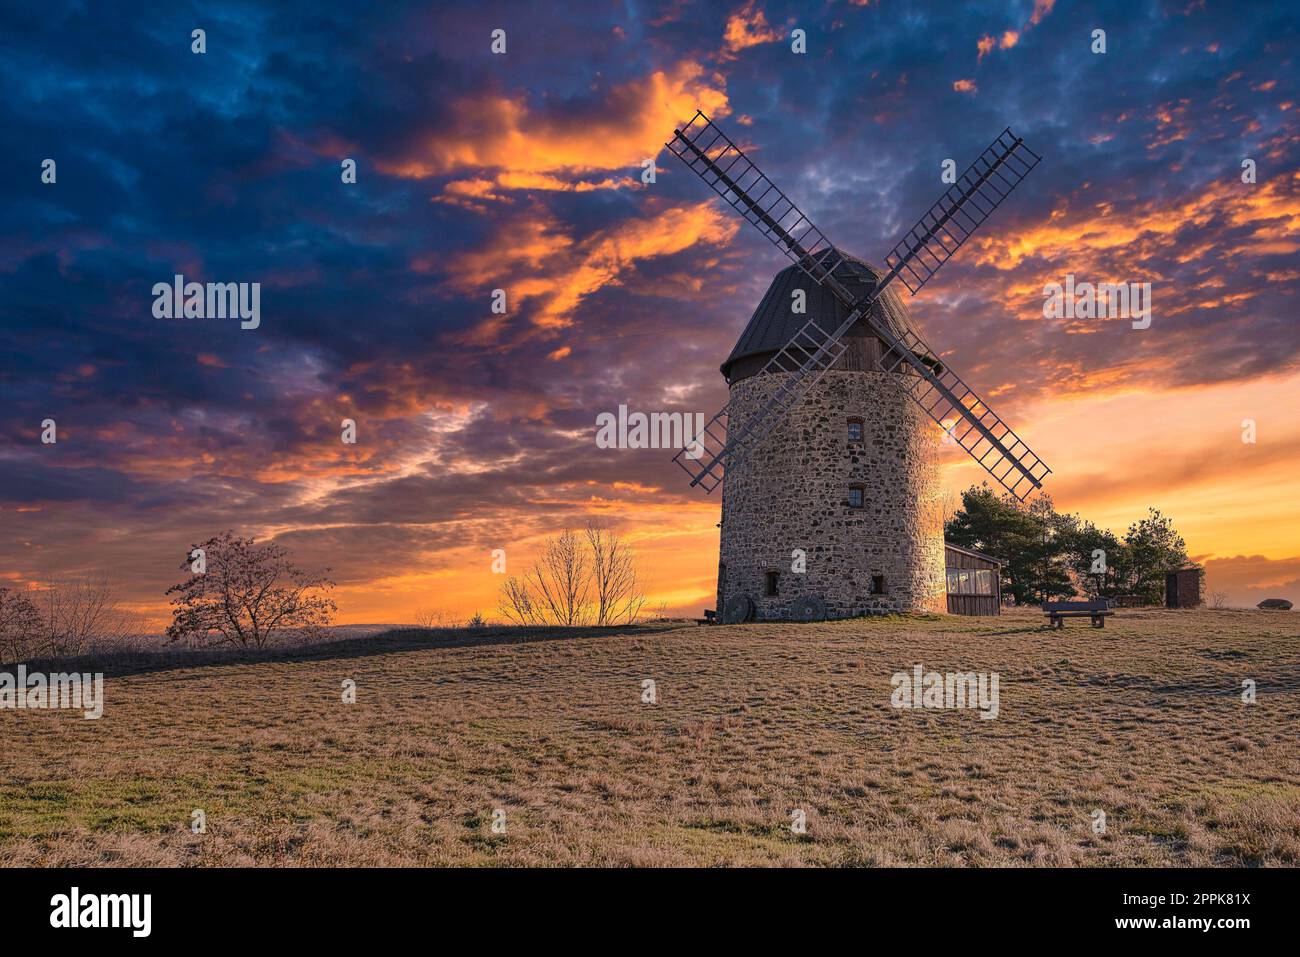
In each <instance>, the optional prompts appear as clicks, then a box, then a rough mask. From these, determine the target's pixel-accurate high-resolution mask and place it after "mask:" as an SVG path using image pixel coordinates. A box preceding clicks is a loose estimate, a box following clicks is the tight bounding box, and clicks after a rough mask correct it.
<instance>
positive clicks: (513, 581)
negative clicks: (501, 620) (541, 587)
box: [497, 575, 546, 625]
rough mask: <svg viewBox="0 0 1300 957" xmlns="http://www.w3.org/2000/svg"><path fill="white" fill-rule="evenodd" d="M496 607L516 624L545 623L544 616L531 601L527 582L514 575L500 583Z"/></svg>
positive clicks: (531, 597) (531, 596)
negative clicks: (499, 594) (499, 595)
mask: <svg viewBox="0 0 1300 957" xmlns="http://www.w3.org/2000/svg"><path fill="white" fill-rule="evenodd" d="M497 607H498V608H500V609H501V613H502V614H503V615H505V616H506V618H507V619H508V620H509V621H512V622H514V623H515V624H516V625H544V624H546V616H545V615H543V614H542V610H541V609H540V608H538V607H537V605H536V604H535V603H534V602H533V595H532V592H531V591H529V588H528V583H527V582H526V581H524V580H523V579H521V578H518V577H517V576H515V575H511V576H510V577H509V578H507V579H506V580H505V581H504V582H502V583H501V598H500V600H499V601H498V602H497Z"/></svg>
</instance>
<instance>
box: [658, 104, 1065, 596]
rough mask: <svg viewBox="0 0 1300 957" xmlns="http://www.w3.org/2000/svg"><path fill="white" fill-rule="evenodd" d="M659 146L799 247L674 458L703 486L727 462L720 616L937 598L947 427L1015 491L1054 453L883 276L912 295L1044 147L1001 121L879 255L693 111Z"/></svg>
mask: <svg viewBox="0 0 1300 957" xmlns="http://www.w3.org/2000/svg"><path fill="white" fill-rule="evenodd" d="M668 148H669V149H670V150H671V151H672V152H673V153H674V154H675V155H676V156H677V157H678V158H680V159H681V160H682V161H683V162H684V163H686V164H687V166H689V167H690V168H691V169H692V170H693V171H694V172H695V173H696V174H697V175H699V176H700V178H701V179H703V180H704V181H705V182H706V183H707V184H708V185H709V186H710V187H711V188H712V189H713V190H714V192H716V193H718V195H720V196H722V198H723V199H725V200H726V201H727V203H728V204H729V205H731V206H732V207H733V208H734V209H735V210H736V211H737V212H739V213H740V214H741V216H743V217H744V218H745V219H746V220H748V221H749V222H751V223H753V224H754V225H755V226H757V227H758V229H759V230H760V231H761V232H762V233H763V235H765V236H766V237H767V238H768V239H769V240H771V241H772V243H773V244H774V245H776V246H777V248H779V249H780V250H781V251H782V252H784V253H785V254H786V255H787V256H788V257H789V258H790V259H791V260H792V261H793V263H794V265H792V266H788V267H786V268H785V269H783V270H781V272H779V273H778V274H777V276H776V278H775V279H774V280H773V281H772V285H771V286H770V287H769V288H768V291H767V294H766V295H765V296H764V297H763V301H762V302H761V303H760V304H759V306H758V309H757V310H756V311H755V312H754V315H753V317H752V318H751V319H750V321H749V324H748V325H747V326H746V327H745V330H744V332H743V333H742V334H741V336H740V339H739V340H738V341H737V342H736V346H735V348H734V349H732V351H731V355H730V356H728V357H727V360H726V362H724V363H723V364H722V374H723V375H724V376H725V377H726V379H727V382H728V384H729V386H730V399H729V401H728V403H727V405H726V407H725V408H723V409H722V410H721V411H720V412H718V413H717V415H715V416H714V417H713V418H712V419H711V420H710V421H709V423H708V424H707V425H706V426H705V429H704V432H703V433H702V434H701V435H700V436H699V437H698V438H697V440H696V441H695V442H693V443H692V444H691V445H690V446H688V447H687V448H685V449H683V450H682V451H680V452H678V453H677V455H676V456H674V459H673V460H674V461H675V462H677V463H678V464H679V465H680V466H681V467H682V468H683V469H685V470H686V472H687V474H688V475H690V477H691V484H692V485H699V486H701V487H703V488H704V489H705V491H707V492H711V491H713V490H714V489H715V488H717V487H718V486H719V485H721V484H722V478H723V474H724V472H725V474H726V477H727V482H726V486H725V489H724V491H723V503H722V548H721V555H720V561H719V565H718V608H719V610H720V612H721V614H722V617H723V620H724V621H748V620H751V619H753V618H755V617H757V618H768V619H772V618H794V619H803V620H810V619H819V618H825V617H836V618H842V617H850V616H854V615H862V614H870V613H872V612H881V611H911V610H934V611H942V610H943V609H944V608H945V583H944V547H943V527H942V516H941V511H940V508H939V505H938V501H937V497H938V468H937V464H936V458H937V453H938V448H939V443H940V438H941V437H942V436H944V432H945V431H946V432H947V436H946V438H947V439H948V440H949V441H951V442H952V443H954V444H956V445H959V446H961V447H962V448H963V449H965V450H966V451H967V452H968V453H970V455H971V456H972V457H974V458H975V459H976V461H978V462H979V463H980V464H981V465H983V466H984V467H985V468H986V469H987V470H988V471H989V473H990V474H991V475H992V476H993V477H994V478H995V479H997V481H998V482H999V483H1000V484H1001V485H1002V486H1003V487H1004V488H1006V489H1007V490H1008V491H1009V492H1010V493H1011V494H1012V495H1014V496H1016V498H1018V499H1020V500H1022V501H1023V500H1024V498H1025V497H1026V496H1027V495H1029V493H1031V492H1032V491H1033V490H1034V489H1036V488H1041V487H1042V480H1043V479H1044V478H1045V477H1046V476H1047V474H1048V473H1050V471H1051V470H1050V469H1049V468H1048V467H1047V465H1046V464H1045V463H1044V462H1043V461H1042V460H1041V459H1039V458H1038V456H1037V455H1035V454H1034V452H1033V451H1032V450H1031V449H1030V448H1029V447H1028V446H1027V445H1026V444H1025V443H1024V442H1023V441H1021V439H1020V438H1019V436H1017V435H1016V434H1015V433H1014V432H1013V431H1012V430H1011V428H1010V427H1009V426H1007V425H1006V423H1004V422H1003V421H1002V419H1001V418H999V417H998V416H997V415H996V414H995V413H994V412H993V411H992V410H991V409H990V408H989V407H988V406H987V405H986V404H985V403H984V402H983V400H981V399H980V397H979V396H978V395H977V394H976V393H975V391H974V390H973V389H971V388H970V386H968V385H967V384H966V383H965V382H963V381H962V380H961V378H960V377H959V376H957V375H956V373H954V372H953V371H952V370H951V369H950V368H948V367H947V363H946V361H940V360H939V359H938V358H937V354H936V353H935V352H934V351H933V350H932V349H931V348H930V347H929V346H928V345H927V344H926V343H925V341H924V340H923V339H922V338H921V336H920V334H919V333H918V332H917V330H916V328H915V327H914V326H913V324H912V322H911V319H910V317H909V315H908V312H907V308H906V306H905V305H904V304H903V301H902V299H901V298H900V297H899V294H898V289H897V286H893V285H892V284H893V282H894V281H895V280H899V281H901V283H902V284H903V285H904V286H906V287H907V289H908V290H909V292H911V293H912V294H915V293H916V292H917V291H918V290H919V289H920V288H921V287H922V286H924V285H925V284H926V283H927V282H928V281H929V280H930V278H931V277H932V276H934V274H935V273H936V272H937V271H938V269H939V267H940V266H942V265H943V264H944V263H945V262H947V260H948V259H949V258H950V257H951V256H952V254H953V253H955V252H956V251H957V249H958V248H959V247H960V246H961V245H962V244H963V243H964V242H965V241H966V240H967V239H969V238H970V236H971V234H972V233H973V232H974V231H975V229H976V228H977V227H978V226H979V225H980V224H981V223H982V222H983V221H984V220H985V219H986V218H988V216H989V215H990V214H991V213H992V212H993V210H994V209H996V208H997V207H998V205H999V204H1000V203H1001V202H1002V200H1003V199H1005V198H1006V196H1007V195H1008V194H1009V193H1010V192H1011V190H1012V189H1014V188H1015V187H1016V186H1017V185H1018V184H1019V183H1020V181H1021V180H1022V179H1024V177H1025V176H1027V175H1028V174H1029V172H1030V170H1032V169H1033V168H1034V166H1036V165H1037V164H1038V162H1039V160H1040V157H1038V156H1037V155H1035V154H1034V153H1033V152H1032V151H1031V150H1030V149H1029V148H1028V147H1027V146H1025V145H1024V141H1023V140H1021V139H1019V138H1018V137H1016V136H1015V135H1014V134H1012V133H1011V131H1010V130H1009V129H1008V130H1004V131H1003V132H1002V133H1001V134H1000V135H999V136H998V137H997V139H995V140H994V141H993V143H992V144H991V145H990V146H989V147H988V148H987V149H986V150H984V152H983V153H981V154H980V156H979V158H978V159H976V160H975V162H974V163H972V164H971V165H970V166H969V167H967V168H966V170H965V171H964V172H963V173H962V174H961V176H959V177H958V178H957V181H956V183H955V184H954V185H953V186H951V187H949V189H948V190H947V191H946V192H945V193H944V195H943V196H941V197H940V199H939V201H938V202H937V203H935V204H934V205H933V206H932V207H931V208H930V209H929V210H928V211H927V212H926V214H925V215H924V216H922V217H921V219H920V221H919V222H918V223H917V224H916V225H915V226H914V227H912V229H910V230H909V231H908V232H907V234H906V235H905V236H904V238H903V239H902V240H901V241H900V242H899V243H898V244H897V245H896V246H895V247H894V248H893V250H891V251H890V253H889V255H888V256H886V257H885V268H884V269H883V270H878V269H874V268H872V267H871V266H869V265H867V264H866V263H864V262H863V261H861V260H859V259H856V258H854V257H852V256H849V255H847V254H845V253H844V252H842V251H840V250H838V249H837V248H836V247H834V246H832V245H831V244H830V242H829V241H828V240H827V239H826V237H825V236H824V235H823V234H822V232H821V230H819V229H818V228H817V227H816V226H814V225H813V224H812V222H811V221H809V219H808V218H807V217H806V216H805V215H804V214H803V213H802V211H800V209H799V208H798V207H797V206H795V205H794V203H793V202H791V201H790V200H789V199H788V198H787V197H786V195H785V194H784V193H783V192H781V190H780V189H778V188H777V187H776V186H775V184H773V183H772V181H771V180H769V179H768V178H767V176H765V175H764V174H763V173H762V172H761V171H760V170H759V169H758V167H756V166H755V165H754V164H753V162H751V161H750V159H749V158H748V157H747V156H746V155H745V154H744V153H743V152H742V151H741V150H740V149H739V147H737V146H736V144H735V143H733V142H732V141H731V140H730V139H728V138H727V136H726V135H725V134H723V132H722V131H721V130H720V129H719V128H718V127H717V126H716V124H714V123H713V122H712V121H711V120H709V118H708V117H706V116H705V115H704V114H703V113H699V112H697V113H696V114H695V116H694V117H693V118H692V120H691V122H690V123H688V124H687V125H686V127H685V128H684V129H680V130H676V131H675V135H674V138H673V140H672V142H670V143H669V144H668ZM936 423H937V426H938V427H936Z"/></svg>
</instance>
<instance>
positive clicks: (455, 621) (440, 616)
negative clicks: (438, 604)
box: [415, 608, 461, 628]
mask: <svg viewBox="0 0 1300 957" xmlns="http://www.w3.org/2000/svg"><path fill="white" fill-rule="evenodd" d="M415 625H416V627H417V628H459V627H460V625H461V622H460V619H459V618H454V617H452V616H451V615H449V614H447V613H446V612H444V611H440V610H438V609H437V608H421V609H420V610H419V611H417V612H416V613H415Z"/></svg>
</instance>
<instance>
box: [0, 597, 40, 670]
mask: <svg viewBox="0 0 1300 957" xmlns="http://www.w3.org/2000/svg"><path fill="white" fill-rule="evenodd" d="M44 631H45V628H44V623H43V622H42V621H41V615H40V612H39V611H38V610H37V608H36V605H35V604H33V602H32V600H31V599H30V598H28V597H27V595H24V594H23V593H22V592H17V591H13V590H11V589H8V588H0V662H11V661H25V660H26V659H28V658H32V657H34V656H35V655H36V653H37V651H38V650H39V649H40V647H41V645H42V644H43V642H44Z"/></svg>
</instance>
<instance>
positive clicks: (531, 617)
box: [498, 524, 645, 627]
mask: <svg viewBox="0 0 1300 957" xmlns="http://www.w3.org/2000/svg"><path fill="white" fill-rule="evenodd" d="M644 604H645V595H644V594H642V592H641V586H640V582H639V580H638V578H637V573H636V562H635V560H634V556H633V553H632V549H631V548H630V547H629V546H628V544H627V542H626V541H625V540H624V539H623V538H622V537H621V536H620V535H619V534H618V533H617V532H615V531H612V530H610V529H606V528H601V527H599V526H597V525H594V524H593V525H588V526H587V530H586V534H585V536H584V535H580V534H578V533H575V532H574V531H573V530H572V529H565V530H564V532H563V534H561V535H560V536H559V537H557V538H551V539H548V540H547V541H546V545H545V546H544V547H543V549H542V554H541V556H540V557H539V558H538V560H537V561H536V562H534V563H533V565H532V567H531V568H529V569H528V570H527V571H526V572H524V574H523V576H522V577H516V576H513V575H512V576H511V577H509V578H507V579H506V580H505V581H504V582H503V583H502V585H501V596H500V600H499V604H498V607H499V608H500V609H501V612H502V613H503V614H504V615H505V616H506V618H507V619H509V620H510V621H511V622H513V623H515V624H516V625H565V626H568V627H573V626H576V625H587V624H592V623H595V624H597V625H621V624H631V623H632V622H634V621H636V619H637V616H638V615H640V613H641V608H642V606H643V605H644Z"/></svg>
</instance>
